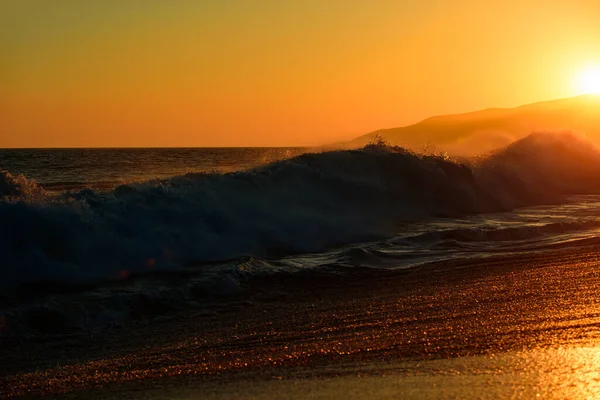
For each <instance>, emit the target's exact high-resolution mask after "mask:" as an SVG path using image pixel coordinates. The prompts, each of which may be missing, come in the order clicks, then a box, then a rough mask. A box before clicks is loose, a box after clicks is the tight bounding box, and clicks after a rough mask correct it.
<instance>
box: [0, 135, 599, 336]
mask: <svg viewBox="0 0 600 400" xmlns="http://www.w3.org/2000/svg"><path fill="white" fill-rule="evenodd" d="M0 170H1V172H0V309H1V311H2V323H1V324H0V335H19V334H23V333H27V334H45V333H48V332H51V333H53V334H62V333H68V332H70V331H73V330H78V331H80V330H93V329H104V328H106V327H111V326H114V325H116V324H117V325H120V324H126V323H127V321H128V320H129V319H131V318H132V311H131V310H132V304H139V303H140V302H145V304H146V305H147V306H145V307H142V308H139V307H137V308H136V309H137V311H136V318H139V317H140V313H146V314H147V315H148V316H149V317H152V316H153V315H154V313H156V314H162V313H164V312H167V311H165V310H173V309H177V310H182V309H186V308H187V307H191V308H198V307H200V308H201V307H203V304H204V303H205V302H207V301H211V302H213V303H214V302H215V301H216V302H218V301H221V299H223V298H227V299H229V300H231V299H234V298H235V297H236V296H239V295H240V293H243V291H244V287H245V282H247V281H248V280H249V279H252V280H253V282H255V281H256V280H260V279H265V282H268V281H269V279H273V277H274V276H275V277H281V276H284V277H286V279H294V277H295V276H304V275H303V274H305V273H306V272H307V271H317V272H318V273H319V274H321V275H330V276H339V275H340V274H348V273H355V272H356V271H365V270H367V271H369V273H375V274H376V273H377V271H385V270H397V269H407V268H420V267H421V266H424V265H430V264H432V263H439V262H444V261H448V260H454V261H456V260H461V259H475V258H477V259H482V258H486V257H495V256H498V255H507V254H510V255H515V254H529V253H532V252H545V251H555V250H557V249H570V250H572V249H579V248H588V247H590V246H598V245H600V217H599V216H600V190H599V189H600V179H599V178H600V153H598V152H597V150H596V149H595V148H594V147H593V146H591V145H590V144H588V143H585V142H583V141H581V140H579V139H578V138H575V137H572V136H570V135H569V134H560V135H558V134H534V135H531V136H529V137H527V138H525V139H523V140H521V141H518V142H516V143H513V144H512V145H510V146H509V147H507V148H505V149H502V150H500V151H498V152H495V153H492V154H489V155H485V156H482V157H477V158H472V159H450V158H448V157H447V156H445V155H441V154H440V155H435V154H426V155H425V154H416V153H413V152H411V151H408V150H405V149H402V148H397V147H389V146H386V145H383V144H377V145H368V146H366V147H364V148H362V149H355V150H327V151H325V150H319V149H306V148H165V149H157V148H152V149H141V148H140V149H137V148H136V149H4V150H0ZM174 276H176V277H178V279H176V280H174V279H172V278H173V277H174ZM308 284H309V283H308ZM265 290H266V291H268V290H269V288H268V285H267V284H266V283H265ZM165 305H168V307H166V306H165ZM140 310H142V311H140ZM49 315H50V316H54V317H52V318H51V319H52V320H53V321H54V322H53V323H52V324H45V323H40V321H46V320H48V318H49V317H48V316H49ZM56 315H60V318H55V317H56ZM56 321H59V322H60V323H58V322H56Z"/></svg>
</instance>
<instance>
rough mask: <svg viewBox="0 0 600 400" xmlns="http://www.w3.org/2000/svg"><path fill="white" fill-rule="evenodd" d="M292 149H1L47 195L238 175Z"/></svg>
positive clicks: (1, 157) (11, 167)
mask: <svg viewBox="0 0 600 400" xmlns="http://www.w3.org/2000/svg"><path fill="white" fill-rule="evenodd" d="M304 151H306V149H303V148H298V147H292V148H281V147H276V148H260V147H250V148H121V149H0V169H4V170H8V171H10V172H11V173H13V174H23V175H24V176H26V177H28V178H30V179H34V180H35V181H37V183H38V184H40V185H41V186H42V187H43V188H44V189H45V190H46V191H49V192H55V193H56V192H61V191H66V190H78V189H82V188H84V187H89V188H93V189H97V190H107V189H111V188H113V187H115V186H116V185H119V184H123V183H133V182H141V181H147V180H152V179H164V178H168V177H172V176H176V175H183V174H186V173H191V172H232V171H240V170H245V169H249V168H252V167H255V166H257V165H260V164H266V163H269V162H273V161H276V160H280V159H283V158H290V157H292V156H294V155H298V154H301V153H302V152H304Z"/></svg>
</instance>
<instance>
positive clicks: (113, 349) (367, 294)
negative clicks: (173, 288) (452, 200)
mask: <svg viewBox="0 0 600 400" xmlns="http://www.w3.org/2000/svg"><path fill="white" fill-rule="evenodd" d="M599 256H600V253H598V252H597V251H596V250H594V249H593V248H592V249H585V250H582V249H579V250H578V249H571V250H569V251H564V250H563V251H560V252H559V251H556V252H550V253H544V254H532V255H529V256H519V257H499V258H493V259H485V260H473V261H468V262H467V261H459V260H457V261H452V262H442V263H435V264H430V265H428V266H425V267H420V268H416V269H410V270H402V271H373V272H365V271H357V273H356V274H354V275H352V274H350V275H344V276H343V275H340V276H339V277H336V276H329V277H327V278H326V279H323V278H322V277H318V278H319V279H315V277H314V276H306V277H305V279H298V277H296V278H295V279H278V278H274V279H273V280H272V281H270V282H268V283H265V282H264V281H260V282H259V281H256V282H253V281H252V280H250V281H249V282H247V283H246V285H247V286H246V287H245V289H246V290H245V294H244V298H243V299H239V300H240V301H238V303H237V307H234V308H232V309H230V310H226V309H222V310H219V309H214V310H212V311H208V312H207V311H206V310H205V311H202V312H199V313H193V312H192V313H189V314H188V315H185V314H183V315H177V316H176V317H171V318H154V319H150V320H141V321H137V322H136V323H135V324H130V325H127V326H124V327H122V328H120V329H116V328H115V329H109V330H106V331H103V332H101V333H99V334H98V335H95V336H92V335H85V334H80V335H73V336H71V337H67V338H49V339H40V338H37V339H33V340H28V339H27V338H24V339H23V340H22V341H21V343H12V345H11V346H10V348H9V349H8V347H9V346H6V344H7V343H5V342H4V341H3V343H2V345H3V346H2V347H3V348H4V349H5V350H3V352H6V354H3V355H2V356H3V359H5V360H7V363H6V367H4V368H3V370H2V373H1V374H0V376H1V377H0V386H2V387H6V388H8V391H7V392H6V393H2V395H8V396H11V395H14V396H19V395H25V394H30V395H33V394H36V395H42V394H46V395H52V396H57V395H59V394H61V393H62V394H66V395H67V397H69V398H71V397H72V398H77V397H78V396H81V397H88V398H89V397H92V398H102V396H104V394H107V395H108V393H113V391H116V392H118V393H120V395H123V396H125V393H129V391H131V393H138V394H140V392H139V391H140V390H145V389H151V388H154V389H155V390H158V391H160V390H162V389H164V388H165V387H167V386H168V387H172V386H175V387H182V388H185V387H187V386H189V385H191V386H192V387H194V385H196V386H198V385H200V386H203V387H204V386H206V385H209V386H210V385H213V386H214V385H217V386H218V385H219V382H220V381H222V382H229V383H231V384H233V385H234V386H235V382H236V381H244V380H248V379H249V380H251V381H264V382H268V381H271V380H272V379H273V376H276V377H280V378H281V379H282V380H286V381H290V380H294V379H301V377H302V376H308V377H309V378H310V379H313V378H317V379H329V378H331V379H333V378H335V377H344V376H351V375H354V374H356V373H361V372H363V373H368V370H369V369H371V370H372V371H374V374H375V375H378V374H379V375H380V372H381V371H383V370H384V368H383V367H377V368H375V369H374V370H373V369H372V367H373V366H374V365H383V366H386V368H385V370H386V371H387V370H388V369H389V370H391V371H392V372H391V373H394V371H396V372H397V371H398V365H401V364H402V363H412V362H415V363H419V362H421V363H423V362H425V363H427V362H432V360H450V361H449V362H451V361H452V360H455V361H456V360H461V359H464V358H465V357H482V356H483V357H486V356H490V355H497V354H500V355H501V354H508V353H510V352H515V351H516V352H519V351H529V350H532V349H534V350H535V349H548V348H549V349H552V348H555V347H556V346H572V345H574V344H576V345H582V344H585V345H586V346H593V345H594V343H595V341H596V338H597V337H599V333H600V300H597V299H596V294H597V293H598V289H600V280H599V279H598V278H599V277H600V270H598V266H599V264H600V261H599V260H600V257H599ZM309 275H310V274H309ZM311 282H312V283H311ZM265 285H268V286H266V287H265ZM57 364H58V365H57ZM448 365H451V364H448ZM40 366H41V367H40ZM349 366H350V367H349ZM388 367H389V368H388ZM36 369H37V370H36ZM327 369H329V370H331V371H330V372H331V374H330V375H329V376H328V375H327V374H326V373H323V371H325V370H327ZM400 370H402V369H401V368H400ZM319 371H320V372H319ZM314 373H317V376H316V377H315V376H314ZM388 373H390V372H388ZM319 374H321V375H319ZM224 377H225V379H224ZM278 379H279V378H277V380H278ZM310 379H309V380H310ZM265 384H267V383H265ZM213 386H210V387H213ZM232 387H233V386H232ZM161 388H162V389H161ZM123 390H124V391H123ZM69 393H70V394H69ZM113 394H114V393H113Z"/></svg>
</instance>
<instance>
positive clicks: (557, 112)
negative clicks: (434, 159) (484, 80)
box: [344, 95, 600, 156]
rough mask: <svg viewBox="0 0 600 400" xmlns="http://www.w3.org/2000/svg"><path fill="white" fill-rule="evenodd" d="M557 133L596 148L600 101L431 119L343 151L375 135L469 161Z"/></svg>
mask: <svg viewBox="0 0 600 400" xmlns="http://www.w3.org/2000/svg"><path fill="white" fill-rule="evenodd" d="M563 131H571V132H574V133H577V134H581V135H584V136H585V137H587V138H588V139H589V140H591V141H592V142H593V143H595V144H597V143H600V96H593V95H584V96H578V97H573V98H567V99H560V100H552V101H544V102H539V103H534V104H527V105H524V106H520V107H516V108H490V109H486V110H481V111H475V112H470V113H465V114H454V115H442V116H436V117H431V118H427V119H425V120H423V121H421V122H419V123H416V124H414V125H409V126H405V127H400V128H391V129H380V130H377V131H374V132H371V133H368V134H366V135H363V136H360V137H358V138H356V139H354V140H352V141H350V142H348V143H346V144H345V145H344V146H345V147H349V148H354V147H361V146H364V145H365V144H368V143H370V142H373V141H374V140H375V139H376V137H377V136H378V135H379V136H381V137H382V138H383V139H385V140H386V141H387V142H389V143H390V144H393V145H398V146H403V147H407V148H412V149H415V150H423V149H424V148H429V149H430V150H436V151H446V152H448V153H449V154H451V155H468V156H471V155H477V154H482V153H487V152H490V151H493V150H496V149H498V148H501V147H504V146H507V145H508V144H510V143H512V142H514V141H515V140H518V139H521V138H523V137H525V136H527V135H529V134H530V133H532V132H563Z"/></svg>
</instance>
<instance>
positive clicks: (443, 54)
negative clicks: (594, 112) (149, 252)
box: [0, 0, 600, 147]
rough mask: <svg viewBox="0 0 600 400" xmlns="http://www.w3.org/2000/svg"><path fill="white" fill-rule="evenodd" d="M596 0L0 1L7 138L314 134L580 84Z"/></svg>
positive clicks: (593, 61)
mask: <svg viewBox="0 0 600 400" xmlns="http://www.w3.org/2000/svg"><path fill="white" fill-rule="evenodd" d="M599 23H600V1H598V0H570V1H566V0H564V1H563V0H560V1H558V0H545V1H542V0H535V1H534V0H503V1H493V0H453V1H449V0H379V1H377V0H371V1H367V0H364V1H362V0H361V1H359V0H328V1H323V0H302V1H292V0H290V1H281V0H253V1H251V0H247V1H246V0H238V1H234V0H168V1H164V0H101V1H82V0H53V1H48V0H37V1H35V0H4V1H1V2H0V147H91V146H103V147H119V146H270V145H271V146H286V145H316V144H325V143H329V142H332V141H336V140H341V139H350V138H353V137H355V136H357V135H359V134H362V133H366V132H369V131H372V130H375V129H379V128H387V127H395V126H402V125H407V124H410V123H414V122H417V121H419V120H420V119H423V118H425V117H428V116H431V115H436V114H446V113H456V112H464V111H472V110H477V109H482V108H487V107H511V106H516V105H520V104H525V103H530V102H535V101H540V100H547V99H554V98H561V97H569V96H574V95H577V94H579V93H578V90H579V89H578V87H577V85H576V84H575V82H576V77H577V74H578V73H579V72H578V71H581V70H582V69H585V68H588V69H589V68H595V67H593V66H594V65H600V28H599Z"/></svg>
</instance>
